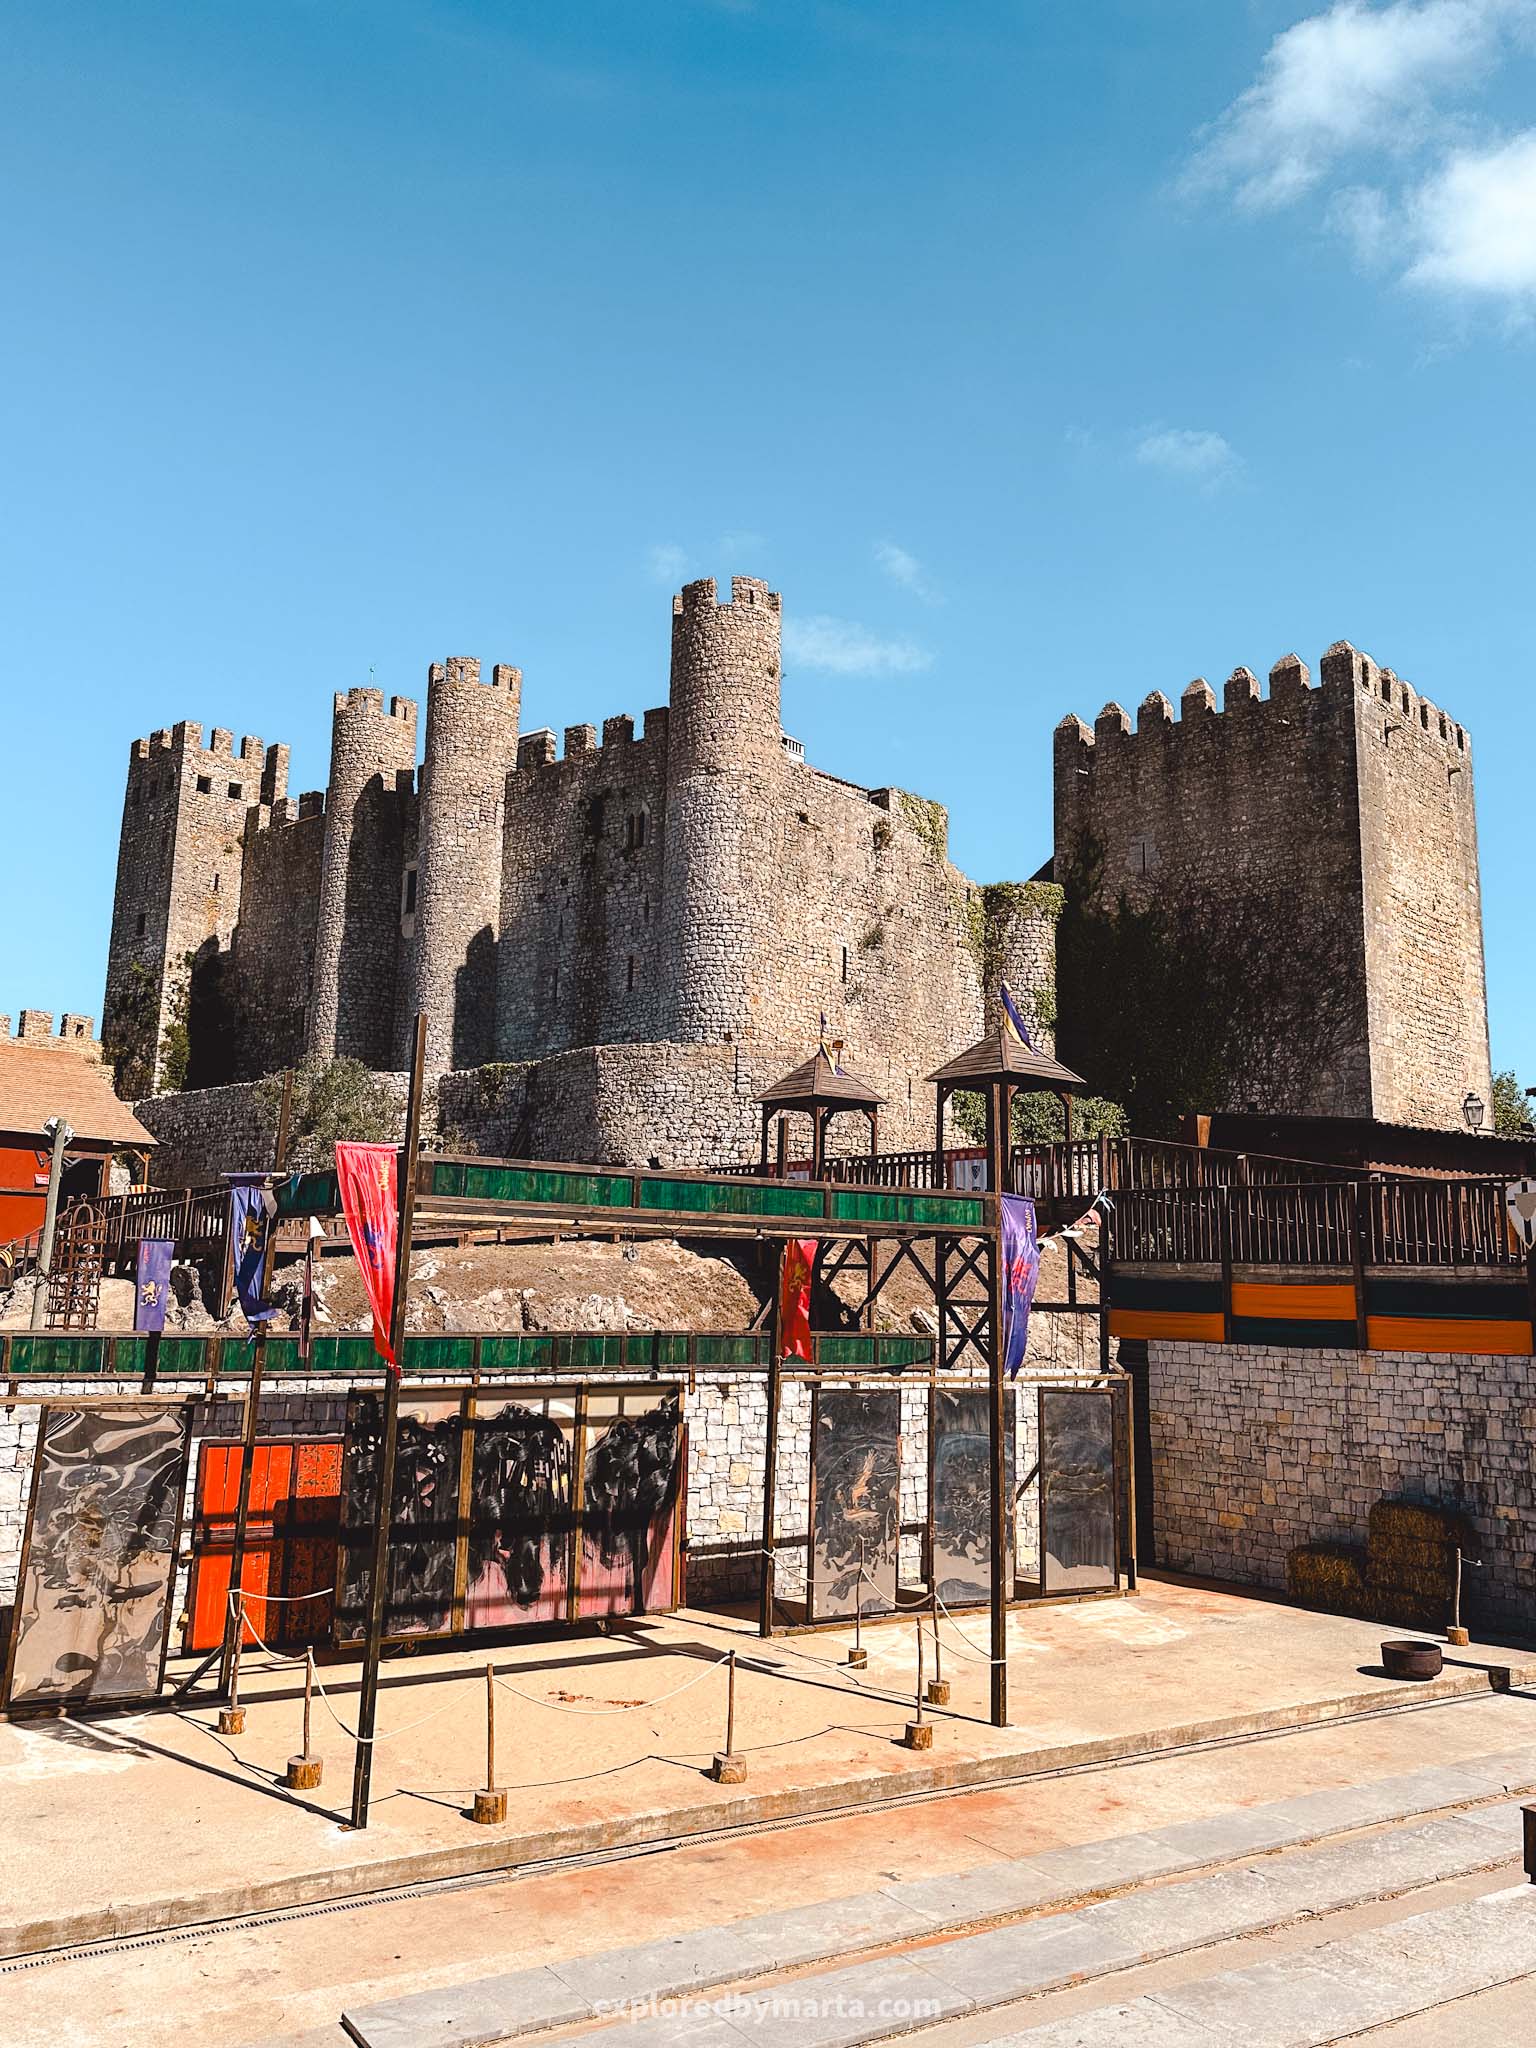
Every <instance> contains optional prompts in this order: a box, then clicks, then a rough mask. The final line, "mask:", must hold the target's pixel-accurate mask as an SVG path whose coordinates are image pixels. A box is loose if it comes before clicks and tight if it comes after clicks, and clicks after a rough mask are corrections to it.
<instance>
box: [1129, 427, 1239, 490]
mask: <svg viewBox="0 0 1536 2048" xmlns="http://www.w3.org/2000/svg"><path fill="white" fill-rule="evenodd" d="M1136 460H1137V461H1138V462H1140V463H1144V464H1145V465H1146V467H1147V468H1148V469H1160V470H1163V471H1164V472H1165V473H1166V474H1167V475H1169V476H1176V477H1182V478H1183V479H1184V480H1185V481H1186V482H1189V483H1196V484H1200V485H1202V486H1203V487H1204V488H1205V489H1206V490H1215V489H1216V488H1217V487H1218V486H1219V485H1221V484H1224V483H1226V482H1228V481H1229V480H1230V479H1231V478H1232V477H1234V476H1235V475H1236V474H1237V472H1238V471H1239V470H1240V469H1241V468H1242V466H1243V459H1242V457H1241V456H1240V455H1239V454H1238V452H1237V450H1236V449H1235V448H1234V447H1233V446H1232V444H1231V442H1230V441H1228V440H1225V439H1224V438H1223V437H1222V435H1220V434H1212V433H1209V432H1206V431H1202V430H1199V429H1196V428H1192V427H1151V428H1149V429H1148V430H1147V431H1146V432H1145V433H1144V434H1143V435H1142V437H1141V439H1140V440H1139V441H1138V442H1137V443H1136Z"/></svg>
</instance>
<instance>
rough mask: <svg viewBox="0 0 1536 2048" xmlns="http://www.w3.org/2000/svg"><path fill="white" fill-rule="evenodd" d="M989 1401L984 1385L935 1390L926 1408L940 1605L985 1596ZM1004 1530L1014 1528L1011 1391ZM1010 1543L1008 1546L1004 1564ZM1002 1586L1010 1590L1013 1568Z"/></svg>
mask: <svg viewBox="0 0 1536 2048" xmlns="http://www.w3.org/2000/svg"><path fill="white" fill-rule="evenodd" d="M991 1411H992V1396H991V1394H990V1393H989V1392H988V1391H987V1389H986V1388H985V1387H974V1388H972V1387H935V1388H934V1390H933V1403H932V1407H931V1408H930V1410H929V1415H930V1418H931V1419H930V1423H929V1442H928V1454H929V1456H930V1457H931V1458H932V1460H933V1583H934V1586H935V1588H936V1589H937V1591H938V1595H939V1598H940V1599H941V1600H942V1601H943V1602H944V1604H945V1605H946V1606H947V1607H954V1606H957V1605H959V1604H961V1603H965V1604H967V1605H971V1606H974V1605H976V1604H977V1603H978V1602H980V1601H984V1600H989V1599H990V1598H991V1597H992V1420H991ZM1004 1416H1005V1422H1004V1435H1003V1455H1004V1457H1005V1459H1006V1460H1007V1475H1008V1478H1007V1490H1008V1502H1009V1513H1008V1528H1009V1530H1010V1532H1011V1531H1012V1530H1013V1526H1014V1521H1015V1516H1014V1513H1013V1493H1014V1476H1015V1472H1016V1469H1017V1464H1018V1460H1017V1458H1016V1456H1015V1452H1014V1417H1013V1394H1012V1392H1011V1391H1008V1392H1007V1393H1005V1396H1004ZM1013 1547H1014V1546H1013V1544H1012V1543H1010V1544H1009V1552H1010V1555H1009V1565H1010V1567H1011V1565H1012V1562H1013V1559H1012V1551H1013ZM1007 1584H1008V1591H1009V1594H1010V1597H1011V1595H1012V1592H1013V1575H1012V1571H1011V1569H1010V1571H1009V1572H1008V1575H1007Z"/></svg>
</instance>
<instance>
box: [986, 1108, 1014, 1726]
mask: <svg viewBox="0 0 1536 2048" xmlns="http://www.w3.org/2000/svg"><path fill="white" fill-rule="evenodd" d="M1005 1093H1006V1090H1005V1086H1004V1084H1003V1083H1001V1082H998V1083H996V1084H994V1087H993V1090H992V1096H991V1112H990V1118H989V1128H988V1132H987V1135H988V1138H989V1139H990V1141H991V1146H992V1159H991V1169H990V1176H989V1177H990V1179H991V1183H992V1196H991V1201H992V1221H991V1225H990V1228H989V1230H988V1234H987V1237H986V1240H985V1241H984V1244H983V1251H982V1256H983V1257H984V1258H985V1259H986V1261H987V1293H988V1313H987V1320H988V1322H989V1324H990V1326H991V1342H990V1356H989V1358H988V1360H987V1379H988V1392H989V1395H990V1403H989V1408H990V1414H989V1421H990V1424H991V1459H990V1464H991V1474H990V1479H991V1508H992V1515H991V1521H992V1725H993V1727H994V1728H1006V1727H1007V1725H1008V1596H1009V1594H1010V1593H1011V1592H1012V1590H1013V1588H1012V1587H1011V1586H1010V1585H1009V1584H1008V1583H1007V1574H1008V1557H1009V1544H1008V1514H1009V1500H1008V1454H1007V1426H1008V1423H1007V1416H1008V1403H1007V1395H1006V1393H1005V1390H1004V1381H1003V1350H1004V1345H1003V1284H1004V1276H1003V1241H1002V1221H1003V1211H1002V1201H1003V1197H1002V1189H1003V1186H1004V1179H1003V1160H1004V1157H1005V1153H1004V1147H1005V1145H1006V1144H1007V1142H1008V1134H1007V1130H1006V1128H1005V1127H1003V1111H1004V1101H1003V1098H1004V1096H1005Z"/></svg>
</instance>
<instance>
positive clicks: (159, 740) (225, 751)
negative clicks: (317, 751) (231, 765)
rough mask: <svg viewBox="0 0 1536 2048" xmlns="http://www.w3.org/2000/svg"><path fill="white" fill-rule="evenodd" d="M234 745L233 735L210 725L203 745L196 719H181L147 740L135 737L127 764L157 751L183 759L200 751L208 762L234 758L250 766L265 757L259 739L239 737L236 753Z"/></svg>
mask: <svg viewBox="0 0 1536 2048" xmlns="http://www.w3.org/2000/svg"><path fill="white" fill-rule="evenodd" d="M234 747H235V741H234V734H233V733H232V732H229V731H228V730H226V728H225V727H224V726H222V725H216V726H214V727H213V728H212V730H211V731H210V732H209V735H208V744H207V746H206V747H205V746H204V745H203V728H202V726H201V724H200V723H199V722H198V721H197V720H196V719H191V718H183V719H181V720H179V721H178V722H177V723H176V724H175V725H171V726H162V727H161V729H160V730H159V731H158V732H152V733H151V734H150V735H149V737H148V738H147V739H140V740H135V741H134V743H133V745H132V746H131V747H130V748H129V750H128V765H129V768H130V770H131V769H132V766H133V764H134V762H135V761H147V760H149V759H150V758H151V756H153V755H160V754H168V755H170V756H171V757H172V758H173V759H174V760H184V759H186V757H187V756H188V755H191V754H201V755H203V756H204V757H205V759H207V760H210V761H234V760H235V759H237V758H238V759H239V760H241V761H242V762H244V763H246V764H247V765H248V766H252V767H255V766H258V765H259V764H260V763H261V762H262V761H264V760H265V758H266V754H267V749H266V748H265V747H264V746H263V745H262V743H261V741H260V740H259V739H252V738H249V737H247V738H244V739H242V740H241V742H240V752H239V755H238V756H236V754H235V750H234Z"/></svg>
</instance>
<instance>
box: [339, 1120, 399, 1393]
mask: <svg viewBox="0 0 1536 2048" xmlns="http://www.w3.org/2000/svg"><path fill="white" fill-rule="evenodd" d="M398 1161H399V1152H398V1150H397V1148H396V1147H395V1146H393V1145H360V1144H357V1143H355V1142H354V1141H352V1140H351V1139H338V1140H337V1143H336V1181H337V1185H338V1187H339V1188H340V1190H341V1213H342V1215H343V1216H345V1217H346V1219H347V1235H348V1236H349V1237H350V1238H351V1240H352V1249H353V1251H354V1252H356V1254H357V1265H358V1271H359V1272H360V1273H361V1274H362V1276H363V1285H364V1286H365V1287H366V1288H367V1290H368V1300H369V1302H370V1303H371V1305H372V1308H373V1348H374V1350H375V1351H377V1352H378V1354H379V1356H380V1357H381V1358H383V1359H386V1360H387V1361H388V1362H389V1365H390V1366H391V1368H392V1369H393V1370H394V1371H395V1372H397V1373H398V1372H399V1370H400V1366H399V1362H398V1361H397V1359H396V1357H395V1354H394V1350H393V1348H392V1346H391V1344H390V1341H389V1319H390V1316H391V1315H392V1313H393V1311H394V1305H395V1233H396V1229H397V1226H398V1223H399V1214H400V1209H399V1199H398V1195H397V1192H396V1172H397V1166H398Z"/></svg>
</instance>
